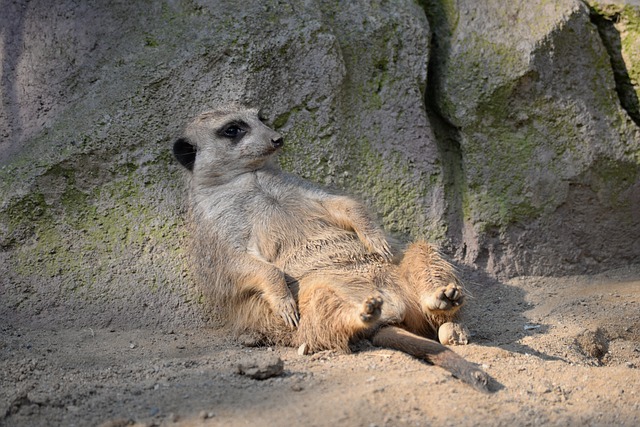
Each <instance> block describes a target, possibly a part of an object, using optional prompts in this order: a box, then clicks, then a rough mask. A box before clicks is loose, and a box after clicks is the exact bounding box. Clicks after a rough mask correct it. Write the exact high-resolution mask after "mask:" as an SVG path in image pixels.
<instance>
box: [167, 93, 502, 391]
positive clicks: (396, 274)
mask: <svg viewBox="0 0 640 427" xmlns="http://www.w3.org/2000/svg"><path fill="white" fill-rule="evenodd" d="M283 144H284V140H283V137H282V136H281V135H280V134H279V133H278V132H276V131H274V130H272V129H270V128H269V127H268V126H266V125H265V124H264V123H263V122H262V121H261V120H260V118H259V115H258V110H256V109H251V108H245V107H243V106H237V105H231V106H227V107H224V108H220V109H216V110H213V111H208V112H205V113H203V114H201V115H199V116H198V117H196V118H195V120H193V121H192V122H191V123H190V124H189V125H187V126H186V129H185V131H184V134H183V136H182V137H180V138H178V139H177V140H176V141H175V143H174V146H173V152H174V155H175V157H176V159H177V160H178V161H179V162H180V163H181V164H182V165H183V166H184V167H185V168H186V169H187V170H188V172H189V192H188V212H189V213H188V216H189V221H188V222H189V224H190V227H191V237H192V239H191V245H190V247H189V252H190V259H191V261H192V266H191V268H192V274H193V276H194V278H195V280H196V281H197V282H198V285H199V286H200V288H201V289H202V290H203V293H204V294H205V296H206V297H207V299H208V300H209V301H210V302H211V303H212V304H214V305H215V307H216V309H217V310H219V311H220V314H221V316H222V317H223V318H224V319H226V321H227V322H228V324H229V326H230V327H232V328H233V330H234V331H235V332H236V333H237V334H238V335H239V334H243V333H250V334H253V335H254V336H257V337H259V339H260V340H261V341H262V342H264V343H268V344H274V345H286V346H296V347H298V346H302V345H304V346H305V347H306V349H307V351H309V352H317V351H321V350H326V349H336V350H341V351H345V352H348V351H349V349H350V346H351V345H353V344H354V343H357V342H358V341H359V340H363V339H368V340H370V341H371V342H372V343H373V345H375V346H378V347H386V348H391V349H397V350H400V351H403V352H406V353H408V354H411V355H412V356H414V357H417V358H420V359H422V360H425V361H427V362H430V363H432V364H435V365H438V366H441V367H443V368H445V369H447V370H448V371H450V372H451V373H452V374H453V375H454V376H456V377H457V378H459V379H461V380H463V381H464V382H466V383H468V384H470V385H472V386H474V387H475V388H477V389H479V390H483V391H486V390H488V381H489V377H488V376H487V374H486V373H484V372H483V371H482V370H481V369H479V368H478V367H477V366H476V365H475V364H472V363H470V362H467V361H466V360H465V359H463V358H462V357H460V356H458V355H457V354H456V353H455V352H453V351H452V350H450V349H448V348H447V347H445V346H444V345H442V344H441V343H439V342H438V341H436V340H437V339H438V330H439V329H440V327H441V326H442V325H444V324H450V323H451V322H456V315H457V314H458V312H459V310H460V308H461V307H462V305H463V302H464V298H465V295H464V292H463V287H462V285H461V282H460V280H459V279H458V277H457V276H456V274H455V271H454V269H453V267H452V265H451V264H450V263H448V262H447V261H445V260H444V259H443V258H442V256H441V255H440V254H439V253H438V251H437V250H436V249H435V248H434V247H432V246H431V245H430V244H428V243H426V242H415V243H412V244H409V245H408V246H407V247H406V248H405V249H404V250H400V249H398V248H395V247H392V245H391V244H390V243H389V239H388V238H387V236H386V235H385V233H384V231H383V230H382V229H381V228H380V227H379V226H378V225H377V224H376V223H375V221H374V220H373V219H372V217H371V216H370V214H369V212H368V211H367V209H366V208H365V207H364V206H363V205H362V204H361V203H359V202H357V201H355V200H354V199H353V198H351V197H348V196H345V195H341V194H334V193H333V192H330V191H328V190H326V189H323V188H321V187H319V186H316V185H314V184H312V183H310V182H308V181H306V180H304V179H302V178H300V177H297V176H295V175H292V174H289V173H286V172H284V171H282V170H281V169H280V168H279V167H278V165H277V163H276V155H277V153H278V152H279V151H280V149H281V148H282V146H283ZM446 330H452V331H454V330H455V331H456V334H449V333H446ZM440 334H441V335H442V336H441V337H440V340H441V341H442V343H444V344H464V343H466V342H467V334H466V332H465V330H464V328H463V327H462V326H461V325H459V324H456V323H454V327H451V325H448V327H447V328H442V330H441V331H440Z"/></svg>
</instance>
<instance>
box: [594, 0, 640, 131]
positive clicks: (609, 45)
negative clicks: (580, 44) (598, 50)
mask: <svg viewBox="0 0 640 427" xmlns="http://www.w3.org/2000/svg"><path fill="white" fill-rule="evenodd" d="M584 3H585V5H586V6H587V7H588V8H589V17H590V19H591V22H592V23H593V24H594V25H595V26H596V28H597V29H598V34H600V39H601V40H602V44H603V45H604V47H605V49H606V50H607V53H608V54H609V60H610V62H611V68H612V70H613V78H614V79H615V83H616V92H617V93H618V98H619V99H620V105H621V106H622V108H623V109H624V110H625V111H626V112H627V114H628V115H629V117H630V118H631V120H633V122H634V123H635V124H636V125H638V126H640V102H638V95H637V93H636V91H635V88H634V87H633V84H632V83H631V79H630V77H629V71H628V70H627V66H626V64H625V62H624V59H623V57H622V40H621V39H620V32H619V31H618V30H617V29H616V27H615V22H617V20H618V19H619V18H620V14H619V13H612V14H611V15H607V16H605V15H601V14H599V13H598V11H597V10H595V9H594V8H593V7H591V6H589V4H588V3H586V2H584Z"/></svg>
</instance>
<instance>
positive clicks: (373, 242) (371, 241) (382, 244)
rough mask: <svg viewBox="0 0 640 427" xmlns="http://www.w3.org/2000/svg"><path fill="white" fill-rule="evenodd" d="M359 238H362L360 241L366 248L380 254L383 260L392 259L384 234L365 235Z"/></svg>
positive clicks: (388, 260)
mask: <svg viewBox="0 0 640 427" xmlns="http://www.w3.org/2000/svg"><path fill="white" fill-rule="evenodd" d="M360 240H362V243H364V245H365V246H366V247H367V249H368V250H370V251H371V252H373V253H374V254H378V255H380V256H381V257H382V259H383V260H384V261H387V262H390V261H391V260H392V259H393V253H392V252H391V248H390V247H389V242H387V239H386V238H385V237H384V235H367V236H364V237H361V238H360Z"/></svg>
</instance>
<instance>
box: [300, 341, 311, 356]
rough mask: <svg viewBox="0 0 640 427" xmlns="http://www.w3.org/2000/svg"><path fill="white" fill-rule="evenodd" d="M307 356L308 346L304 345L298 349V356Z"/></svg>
mask: <svg viewBox="0 0 640 427" xmlns="http://www.w3.org/2000/svg"><path fill="white" fill-rule="evenodd" d="M307 354H309V346H308V345H307V343H304V344H302V345H301V346H300V347H298V356H306V355H307Z"/></svg>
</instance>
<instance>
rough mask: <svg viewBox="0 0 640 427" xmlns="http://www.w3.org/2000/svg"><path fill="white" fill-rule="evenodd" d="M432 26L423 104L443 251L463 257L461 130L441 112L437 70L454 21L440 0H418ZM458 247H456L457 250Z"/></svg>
mask: <svg viewBox="0 0 640 427" xmlns="http://www.w3.org/2000/svg"><path fill="white" fill-rule="evenodd" d="M419 3H420V6H421V7H422V9H423V10H424V11H425V14H426V15H427V19H428V21H429V25H430V27H431V28H430V29H431V46H430V51H429V63H428V66H427V85H426V90H425V99H424V105H425V110H426V113H427V118H428V120H429V123H430V124H431V127H432V129H433V132H434V136H435V142H436V146H437V149H438V154H439V156H440V160H441V162H442V163H441V167H442V174H443V176H442V178H443V180H442V181H443V185H444V192H445V200H446V211H445V218H444V220H445V221H446V223H447V225H448V229H447V240H448V241H447V242H443V243H444V248H443V249H445V251H446V252H449V253H455V255H456V256H457V257H458V258H460V259H464V258H465V255H466V254H465V253H464V252H465V247H466V245H465V244H464V242H463V227H464V223H463V222H464V219H463V189H464V186H465V178H464V177H465V174H464V162H463V154H462V149H461V146H460V131H459V129H458V128H457V127H456V126H455V124H453V123H451V121H450V120H449V119H448V118H447V117H445V115H443V114H442V112H441V110H440V108H439V105H438V99H440V96H441V94H440V93H439V89H440V87H441V83H440V77H441V76H440V75H439V70H442V69H443V68H444V64H446V61H447V57H448V55H449V48H450V38H451V34H452V32H453V27H454V24H453V23H452V22H450V16H448V15H447V11H446V10H445V6H444V5H443V4H442V3H441V2H439V1H433V0H421V1H419ZM456 248H457V249H456Z"/></svg>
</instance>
